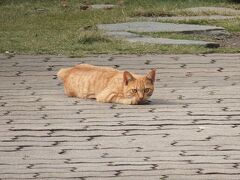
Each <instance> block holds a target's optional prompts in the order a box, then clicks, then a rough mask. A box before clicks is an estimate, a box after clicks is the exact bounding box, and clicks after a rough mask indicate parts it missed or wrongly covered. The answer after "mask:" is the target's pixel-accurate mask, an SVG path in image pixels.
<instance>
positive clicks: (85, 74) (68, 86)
mask: <svg viewBox="0 0 240 180" xmlns="http://www.w3.org/2000/svg"><path fill="white" fill-rule="evenodd" d="M155 74H156V70H155V69H152V70H151V71H150V72H149V73H148V74H147V75H145V76H140V75H136V74H131V73H129V72H128V71H119V70H116V69H113V68H108V67H98V66H92V65H88V64H80V65H76V66H75V67H72V68H63V69H60V70H59V72H58V74H57V75H58V77H59V78H60V79H61V80H63V82H64V91H65V93H66V94H67V95H68V96H74V97H79V98H95V99H96V100H97V101H98V102H112V103H121V104H139V103H141V102H144V101H145V100H147V99H148V98H149V97H150V96H151V95H152V93H153V90H154V81H155Z"/></svg>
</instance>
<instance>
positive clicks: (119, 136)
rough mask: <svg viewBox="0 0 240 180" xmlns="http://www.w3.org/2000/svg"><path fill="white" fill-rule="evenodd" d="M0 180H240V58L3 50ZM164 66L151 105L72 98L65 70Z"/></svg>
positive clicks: (0, 59)
mask: <svg viewBox="0 0 240 180" xmlns="http://www.w3.org/2000/svg"><path fill="white" fill-rule="evenodd" d="M0 63H1V66H0V82H1V83H0V179H24V180H26V179H56V180H59V179H80V180H111V179H114V180H239V179H240V126H239V125H240V54H209V55H144V56H136V55H100V56H91V57H85V58H66V57H57V56H48V55H46V56H44V55H43V56H28V55H17V56H13V57H12V56H11V57H7V56H5V55H0ZM78 63H89V64H93V65H104V66H110V67H115V68H118V69H125V70H129V71H132V72H135V73H140V74H144V73H145V72H147V71H148V70H149V69H151V68H157V82H156V90H155V92H154V94H153V97H152V99H151V102H150V103H148V104H146V105H119V104H117V105H116V104H101V103H97V102H95V101H93V100H81V99H77V98H69V97H66V96H65V95H64V93H63V87H62V84H61V83H60V81H59V80H58V79H57V78H56V72H57V70H59V69H60V68H62V67H66V66H72V65H75V64H78Z"/></svg>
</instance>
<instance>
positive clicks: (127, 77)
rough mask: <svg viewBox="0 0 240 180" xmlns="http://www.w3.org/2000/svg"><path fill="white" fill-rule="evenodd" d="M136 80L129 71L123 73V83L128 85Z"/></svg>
mask: <svg viewBox="0 0 240 180" xmlns="http://www.w3.org/2000/svg"><path fill="white" fill-rule="evenodd" d="M134 80H135V78H134V77H133V75H132V74H131V73H130V72H128V71H124V72H123V81H124V84H125V85H128V83H129V81H134Z"/></svg>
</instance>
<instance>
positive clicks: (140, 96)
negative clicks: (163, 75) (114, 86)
mask: <svg viewBox="0 0 240 180" xmlns="http://www.w3.org/2000/svg"><path fill="white" fill-rule="evenodd" d="M155 75H156V69H152V70H151V71H150V72H148V73H147V74H146V75H145V76H137V77H134V76H133V75H132V74H131V73H129V72H128V71H124V73H123V80H124V88H123V93H124V97H126V98H134V99H135V101H136V102H135V103H134V104H140V103H143V102H144V101H146V100H147V99H149V98H150V97H151V95H152V94H153V91H154V82H155Z"/></svg>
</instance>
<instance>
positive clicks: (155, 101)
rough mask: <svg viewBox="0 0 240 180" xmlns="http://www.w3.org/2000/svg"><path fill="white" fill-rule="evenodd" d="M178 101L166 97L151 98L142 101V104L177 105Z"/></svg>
mask: <svg viewBox="0 0 240 180" xmlns="http://www.w3.org/2000/svg"><path fill="white" fill-rule="evenodd" d="M177 104H179V103H177V102H171V101H169V100H165V99H151V100H148V101H146V102H143V103H141V104H140V105H177Z"/></svg>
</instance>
